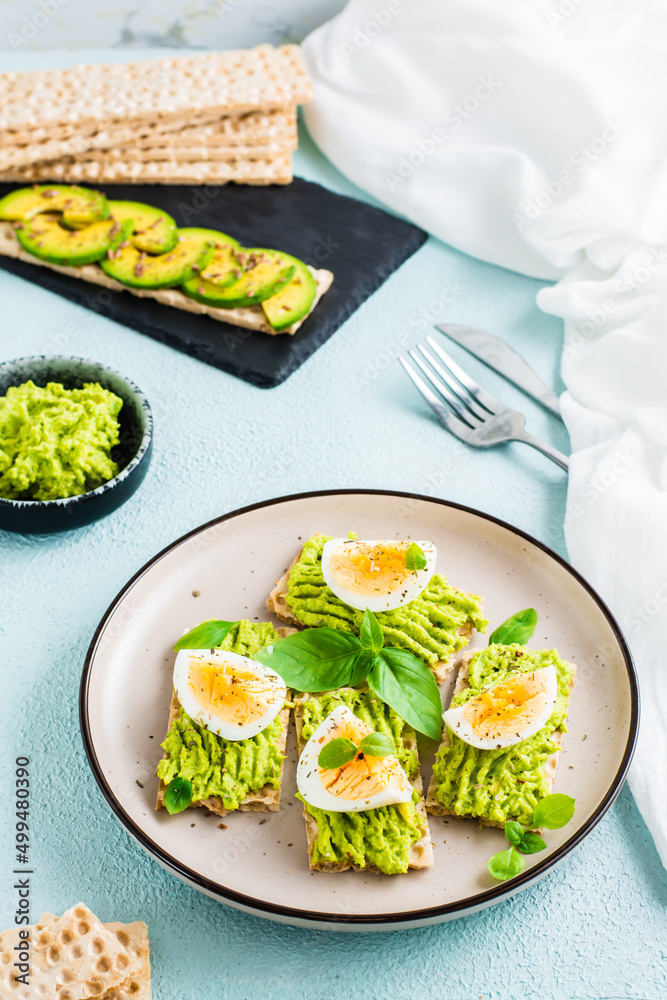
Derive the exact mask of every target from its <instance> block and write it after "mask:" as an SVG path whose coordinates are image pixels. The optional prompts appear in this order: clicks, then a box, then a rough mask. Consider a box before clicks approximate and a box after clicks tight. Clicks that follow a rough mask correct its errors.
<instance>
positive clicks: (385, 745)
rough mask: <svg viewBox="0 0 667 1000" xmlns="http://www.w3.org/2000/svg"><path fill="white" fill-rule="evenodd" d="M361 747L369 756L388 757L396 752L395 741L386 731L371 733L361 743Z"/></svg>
mask: <svg viewBox="0 0 667 1000" xmlns="http://www.w3.org/2000/svg"><path fill="white" fill-rule="evenodd" d="M359 749H360V750H361V752H362V753H365V754H366V756H367V757H388V756H389V755H390V754H392V753H396V747H395V746H394V741H393V740H392V739H391V737H390V736H386V735H385V733H369V734H368V736H364V738H363V740H362V741H361V743H360V744H359Z"/></svg>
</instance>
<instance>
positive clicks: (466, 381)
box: [426, 337, 503, 413]
mask: <svg viewBox="0 0 667 1000" xmlns="http://www.w3.org/2000/svg"><path fill="white" fill-rule="evenodd" d="M426 340H427V341H428V343H429V345H430V346H431V347H432V348H433V350H434V351H435V353H436V354H437V356H438V357H439V358H440V360H441V361H442V362H443V364H445V365H446V366H447V368H448V369H449V371H450V372H451V374H452V375H454V377H455V378H456V379H458V381H459V382H460V383H461V385H462V386H463V387H464V388H465V389H467V390H468V392H469V393H470V394H471V395H472V396H474V398H475V399H476V401H477V402H478V403H479V404H480V406H483V407H484V409H485V410H486V411H487V412H488V413H496V412H497V411H498V410H499V409H502V406H503V404H502V403H500V402H498V400H497V399H494V398H493V396H491V395H489V393H488V392H485V391H484V389H482V388H481V386H479V385H478V384H477V382H475V381H473V379H471V378H470V376H469V375H468V374H466V372H464V371H463V368H461V367H460V365H457V363H456V361H454V358H452V357H450V356H449V354H447V351H445V350H444V348H442V347H441V346H440V344H438V343H437V341H435V340H434V339H433V337H427V338H426Z"/></svg>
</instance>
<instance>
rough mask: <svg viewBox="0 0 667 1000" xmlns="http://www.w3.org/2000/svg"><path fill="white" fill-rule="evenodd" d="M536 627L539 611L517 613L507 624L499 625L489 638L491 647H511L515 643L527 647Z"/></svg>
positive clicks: (529, 609)
mask: <svg viewBox="0 0 667 1000" xmlns="http://www.w3.org/2000/svg"><path fill="white" fill-rule="evenodd" d="M536 625H537V611H536V610H535V608H525V610H523V611H517V613H516V614H514V615H512V616H511V617H510V618H508V619H507V621H506V622H503V623H502V625H499V626H498V628H497V629H496V631H495V632H492V633H491V635H490V636H489V646H495V645H503V646H509V645H510V643H513V642H516V643H518V644H519V645H520V646H525V644H526V643H527V642H528V640H529V639H530V638H531V636H532V634H533V632H534V631H535V627H536Z"/></svg>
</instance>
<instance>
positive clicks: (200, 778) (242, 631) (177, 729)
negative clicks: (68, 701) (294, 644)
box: [156, 620, 293, 816]
mask: <svg viewBox="0 0 667 1000" xmlns="http://www.w3.org/2000/svg"><path fill="white" fill-rule="evenodd" d="M292 631H293V630H292V629H278V630H275V629H274V628H273V626H272V625H270V624H268V623H264V622H250V621H245V620H244V621H240V622H237V623H236V624H235V625H234V626H233V628H232V629H231V631H230V632H229V633H228V635H227V636H226V637H225V639H224V640H223V642H221V643H220V645H219V646H218V647H216V648H215V649H211V650H201V658H202V662H204V666H205V667H206V666H207V664H206V663H205V661H206V660H207V659H209V660H211V661H213V656H214V654H216V653H220V657H219V659H220V660H222V661H223V666H224V661H225V659H228V660H230V661H231V663H232V668H233V667H234V666H235V661H234V660H233V657H234V656H236V657H238V658H239V661H240V658H241V657H245V658H250V659H252V657H253V656H254V654H255V653H256V652H258V651H259V650H260V649H262V648H263V647H264V646H265V645H267V644H268V643H270V642H273V641H275V640H276V639H278V638H280V637H282V636H284V635H288V634H290V633H291V632H292ZM185 652H186V653H188V652H189V651H185ZM197 652H199V651H197ZM226 653H230V654H232V656H231V657H225V655H224V654H226ZM180 655H181V654H179V656H180ZM257 666H259V665H257ZM177 669H178V662H177ZM262 669H263V668H262ZM239 670H240V671H242V670H243V664H241V665H240V668H239ZM215 672H216V671H215V669H212V670H210V671H209V672H208V673H207V674H206V675H205V678H206V683H207V684H214V683H215V677H214V675H215ZM194 676H196V675H190V677H194ZM200 676H201V675H200ZM244 681H247V677H245V676H244V674H243V673H242V672H237V673H234V671H233V670H232V677H231V688H230V686H229V685H228V686H227V689H226V693H227V694H228V693H229V691H230V690H231V692H232V693H233V692H234V685H235V684H236V683H237V682H238V688H240V689H241V695H240V698H241V699H243V698H244V697H246V695H247V691H243V689H242V684H243V682H244ZM250 683H252V680H251V682H250ZM195 684H196V681H194V680H192V679H190V678H189V679H188V680H187V681H186V683H185V686H184V687H182V688H181V697H183V698H184V700H185V697H186V694H188V691H187V688H188V687H191V688H192V690H193V691H194V689H195ZM238 688H237V689H238ZM282 690H283V692H284V691H285V688H284V687H283V689H282ZM184 692H185V693H184ZM188 696H189V697H190V698H192V694H191V693H190V694H189V695H188ZM235 697H236V698H238V697H239V696H238V695H234V694H232V698H235ZM288 698H289V692H286V696H284V695H281V706H282V707H281V708H280V711H279V712H278V713H277V715H275V716H273V717H271V719H270V721H269V722H268V723H267V724H266V726H264V728H262V729H261V730H260V731H259V732H257V733H256V735H253V736H251V737H244V736H242V735H241V736H239V738H238V739H231V738H230V737H226V736H220V735H217V734H216V733H215V732H213V731H211V729H209V728H207V726H206V725H204V724H203V723H204V721H206V719H205V717H203V716H202V718H200V719H199V720H198V721H195V720H194V719H193V718H192V716H191V715H190V714H188V712H187V711H186V709H185V708H184V707H183V705H182V704H181V701H180V700H179V697H178V695H177V693H176V690H174V691H173V692H172V699H171V704H170V707H169V721H168V725H167V735H166V737H165V739H164V741H163V743H162V748H163V751H164V755H163V758H162V760H161V761H160V762H159V764H158V767H157V775H158V778H159V779H160V780H159V787H158V792H157V804H156V809H162V808H164V807H165V805H166V803H165V796H166V794H167V790H168V788H169V786H170V784H171V783H172V782H173V781H174V780H175V779H181V780H182V779H187V781H189V782H190V784H191V787H192V797H191V800H190V801H189V802H188V804H187V806H185V808H197V807H202V808H205V809H207V810H208V811H209V812H212V813H215V814H216V815H218V816H226V815H227V813H228V812H232V811H235V810H237V809H238V810H241V811H242V812H247V811H252V812H275V811H276V810H277V809H278V808H279V807H280V790H281V783H282V774H283V765H284V759H285V744H286V740H287V730H288V727H289V713H290V709H289V703H288ZM210 703H211V701H210V698H209V700H208V702H206V700H203V701H200V702H197V701H195V702H194V705H195V708H196V710H197V711H200V710H201V709H202V706H203V705H205V704H209V705H210ZM188 707H190V704H189V703H188ZM191 711H192V709H191ZM193 714H196V712H194V711H193ZM231 724H232V725H236V723H235V722H233V723H231ZM239 725H240V723H239ZM228 726H229V723H228ZM227 731H228V730H227Z"/></svg>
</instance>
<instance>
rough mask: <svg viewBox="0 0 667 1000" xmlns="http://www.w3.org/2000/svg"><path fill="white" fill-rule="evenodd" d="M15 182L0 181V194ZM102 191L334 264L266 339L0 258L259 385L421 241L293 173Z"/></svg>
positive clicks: (296, 357)
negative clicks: (262, 179)
mask: <svg viewBox="0 0 667 1000" xmlns="http://www.w3.org/2000/svg"><path fill="white" fill-rule="evenodd" d="M18 186H19V185H16V184H0V197H2V196H3V195H5V194H7V192H9V191H12V190H14V189H15V188H16V187H18ZM102 190H104V192H105V194H107V195H108V197H109V198H113V199H114V200H126V199H127V200H130V201H143V202H147V203H148V204H149V205H156V206H158V207H159V208H162V209H164V211H166V212H169V214H170V215H173V216H174V218H175V219H176V221H177V223H178V224H179V225H180V226H201V227H206V228H210V229H220V230H222V231H223V232H226V233H228V234H229V235H230V236H234V237H235V238H236V239H238V240H239V241H240V242H241V243H242V244H244V245H245V246H255V247H257V246H259V247H261V246H266V247H275V248H276V249H278V250H284V251H285V252H286V253H291V254H293V255H294V256H296V257H300V258H301V259H302V260H305V261H306V262H307V263H308V264H311V265H312V266H313V267H325V268H328V269H329V270H330V271H333V274H334V282H333V285H332V286H331V288H330V289H329V291H328V292H327V293H326V294H325V295H324V297H323V298H322V299H321V301H320V302H319V303H318V305H317V307H316V309H315V311H314V312H313V313H312V314H311V315H310V316H309V317H308V319H307V320H306V322H305V323H304V324H303V326H302V327H301V328H300V329H299V330H298V331H297V333H296V334H294V336H289V335H288V334H282V335H279V336H271V335H269V334H266V333H260V332H257V331H251V330H245V329H242V328H241V327H237V326H231V325H229V324H227V323H220V322H218V321H217V320H213V319H211V318H210V317H208V316H197V315H195V314H191V313H187V312H183V311H182V310H180V309H173V308H171V307H169V306H165V305H162V304H161V303H159V302H155V301H152V300H151V299H140V298H137V297H136V296H134V295H131V294H130V293H129V292H119V293H115V292H110V291H109V290H107V289H101V288H98V287H97V286H94V285H90V284H88V283H86V282H84V281H80V280H79V279H78V278H70V277H68V276H66V275H62V274H58V273H57V272H55V271H50V270H48V268H45V267H39V266H35V265H32V264H28V263H25V262H24V261H19V260H13V259H12V258H10V257H2V256H0V267H2V268H4V270H6V271H11V272H12V274H17V275H19V277H21V278H26V279H28V280H29V281H34V282H35V283H36V284H38V285H40V286H41V287H42V288H46V289H48V290H49V291H52V292H58V294H59V295H64V296H65V298H68V299H71V300H72V301H73V302H76V303H78V304H79V305H84V306H87V307H88V308H90V309H94V310H95V311H96V312H99V313H102V314H103V315H105V316H108V317H109V318H110V319H113V320H115V321H116V322H117V323H123V324H124V325H125V326H129V327H131V328H132V329H133V330H138V331H139V332H140V333H145V334H148V336H149V337H153V338H154V339H155V340H159V341H160V342H161V343H163V344H169V345H170V346H171V347H175V348H176V349H177V350H179V351H184V352H185V353H186V354H190V355H192V356H193V357H195V358H198V359H199V360H200V361H205V362H207V363H208V364H210V365H214V366H215V367H217V368H222V369H223V370H224V371H228V372H232V374H234V375H237V376H239V377H240V378H242V379H245V380H246V382H251V383H252V384H253V385H256V386H259V387H261V388H270V387H272V386H275V385H279V384H280V383H281V382H284V380H285V379H286V378H287V377H288V376H289V375H291V374H292V373H293V372H294V371H296V369H297V368H299V366H300V365H302V364H303V363H304V361H307V360H308V358H309V357H310V356H311V354H313V353H314V352H315V351H316V350H317V348H318V347H321V346H322V344H323V343H324V342H325V341H326V340H328V339H329V337H331V336H332V334H334V333H335V332H336V330H337V329H338V327H339V326H341V325H342V324H343V323H344V322H345V320H346V319H348V317H349V316H351V315H352V313H353V312H354V310H355V309H357V308H358V307H359V306H360V305H361V303H362V302H364V301H365V300H366V299H367V298H368V297H369V295H371V294H372V293H373V292H374V291H375V290H376V289H377V288H379V287H380V285H381V284H382V283H383V282H384V281H386V280H387V278H388V277H389V275H390V274H392V272H393V271H395V270H396V269H397V268H398V267H400V265H401V264H402V263H403V261H405V260H407V258H408V257H410V256H411V255H412V254H413V253H415V252H416V251H417V250H418V249H419V247H420V246H421V245H422V244H423V243H424V241H425V240H426V233H425V232H424V231H423V230H421V229H418V228H417V227H416V226H413V225H411V224H410V223H408V222H404V221H402V220H401V219H397V218H395V217H394V216H392V215H388V214H387V213H386V212H383V211H381V210H380V209H377V208H373V207H372V206H370V205H366V204H365V203H364V202H361V201H357V200H356V199H354V198H347V197H345V196H343V195H340V194H335V193H334V192H333V191H329V190H327V189H326V188H323V187H321V185H319V184H313V183H311V182H310V181H305V180H302V179H301V178H298V177H297V178H295V179H294V181H293V182H292V183H291V184H288V185H286V186H280V185H271V186H270V187H244V186H242V185H234V184H230V185H225V186H221V187H217V186H216V187H199V188H193V187H190V186H174V187H168V186H163V185H160V184H105V185H104V186H103V188H102Z"/></svg>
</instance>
